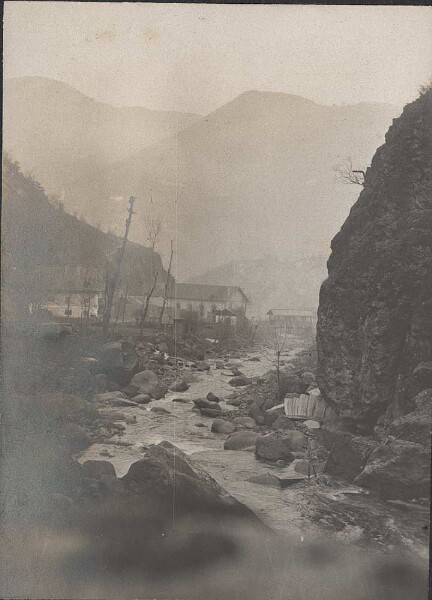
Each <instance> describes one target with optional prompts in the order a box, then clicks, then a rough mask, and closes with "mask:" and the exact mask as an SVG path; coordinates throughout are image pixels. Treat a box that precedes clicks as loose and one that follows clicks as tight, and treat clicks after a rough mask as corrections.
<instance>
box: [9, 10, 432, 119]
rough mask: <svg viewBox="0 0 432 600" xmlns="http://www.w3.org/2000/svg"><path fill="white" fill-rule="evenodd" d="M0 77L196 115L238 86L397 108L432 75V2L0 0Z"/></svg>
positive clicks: (234, 93)
mask: <svg viewBox="0 0 432 600" xmlns="http://www.w3.org/2000/svg"><path fill="white" fill-rule="evenodd" d="M4 18H5V31H4V72H5V76H6V77H13V76H22V75H41V76H46V77H51V78H54V79H59V80H62V81H65V82H67V83H69V84H71V85H73V86H75V87H76V88H77V89H79V90H80V91H82V92H84V93H86V94H88V95H89V96H91V97H93V98H95V99H97V100H100V101H105V102H109V103H112V104H116V105H140V106H147V107H149V108H156V109H171V110H182V111H191V112H198V113H207V112H210V111H211V110H213V109H215V108H217V107H218V106H220V105H222V104H224V103H225V102H227V101H229V100H231V99H232V98H234V97H235V96H237V95H238V94H241V93H242V92H244V91H245V90H250V89H258V90H271V91H282V92H287V93H295V94H300V95H303V96H306V97H309V98H312V99H314V100H316V101H319V102H323V103H325V104H333V103H335V104H342V103H355V102H360V101H380V102H390V103H392V104H396V105H403V104H405V103H406V102H407V101H408V100H411V99H413V98H414V97H415V96H416V95H417V92H418V88H419V86H420V85H421V84H423V83H425V82H427V81H428V80H429V79H430V78H431V74H432V9H431V8H429V7H396V6H391V7H379V6H369V7H367V6H358V7H354V6H353V7H349V6H330V7H328V6H320V7H317V6H277V5H276V6H251V5H250V6H245V5H243V6H235V5H232V6H224V5H184V4H166V5H160V4H138V5H137V4H128V3H123V4H115V3H106V4H104V3H93V2H81V3H75V2H61V1H60V2H16V1H14V2H6V4H5V17H4Z"/></svg>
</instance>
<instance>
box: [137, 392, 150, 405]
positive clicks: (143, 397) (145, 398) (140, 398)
mask: <svg viewBox="0 0 432 600" xmlns="http://www.w3.org/2000/svg"><path fill="white" fill-rule="evenodd" d="M132 401H133V402H136V403H137V404H148V403H149V402H151V396H149V395H148V394H138V395H137V396H134V397H133V398H132Z"/></svg>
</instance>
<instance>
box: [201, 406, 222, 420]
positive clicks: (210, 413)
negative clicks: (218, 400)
mask: <svg viewBox="0 0 432 600" xmlns="http://www.w3.org/2000/svg"><path fill="white" fill-rule="evenodd" d="M216 406H218V407H219V409H216V408H200V413H201V414H202V416H203V417H218V416H220V415H221V414H222V409H221V407H220V406H219V404H216Z"/></svg>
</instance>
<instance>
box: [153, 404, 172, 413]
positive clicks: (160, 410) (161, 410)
mask: <svg viewBox="0 0 432 600" xmlns="http://www.w3.org/2000/svg"><path fill="white" fill-rule="evenodd" d="M150 412H153V413H157V414H158V415H170V414H171V413H170V411H169V410H167V409H166V408H164V407H163V406H153V407H152V408H151V409H150Z"/></svg>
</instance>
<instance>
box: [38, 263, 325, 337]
mask: <svg viewBox="0 0 432 600" xmlns="http://www.w3.org/2000/svg"><path fill="white" fill-rule="evenodd" d="M54 275H55V274H54ZM68 276H69V280H68V283H67V284H66V285H65V283H64V282H65V274H63V276H62V277H61V278H60V279H62V280H63V289H54V288H53V289H51V291H50V292H49V293H48V295H47V297H46V299H45V301H44V303H43V306H42V307H43V308H44V309H46V310H48V311H49V312H50V313H51V314H52V315H53V316H54V317H57V318H67V319H90V320H93V321H95V322H97V321H98V320H100V319H101V318H102V316H103V312H104V307H105V301H106V298H105V295H106V294H105V289H104V283H103V277H101V274H100V273H97V272H94V273H90V272H89V271H88V269H86V270H85V272H80V271H79V269H78V270H77V269H76V268H75V269H74V271H73V272H71V273H70V274H68V273H66V277H68ZM56 279H57V278H56V277H53V280H56ZM145 303H146V296H145V295H140V296H137V295H133V294H130V293H129V294H128V293H127V289H126V290H125V289H123V288H121V289H120V290H119V292H118V293H117V294H116V298H115V301H114V306H113V310H112V315H111V316H112V319H113V320H116V321H117V322H121V323H129V324H134V323H138V322H139V320H140V316H141V312H142V308H143V306H144V305H145ZM164 304H165V307H164V311H163V320H162V322H163V324H170V323H174V321H177V322H181V321H187V320H190V319H194V320H195V321H197V322H199V323H200V324H202V325H207V326H213V325H215V324H217V323H220V322H224V323H229V324H231V325H233V326H234V327H237V326H238V325H239V324H241V323H242V322H243V320H244V319H245V318H246V317H247V309H248V305H249V304H250V300H249V299H248V297H247V296H246V294H245V292H244V291H243V290H242V288H241V287H239V286H229V285H208V284H201V283H176V282H174V281H173V282H172V284H171V285H170V286H169V289H168V291H167V297H166V299H165V298H164V289H163V288H160V289H157V290H155V293H154V294H153V295H152V297H151V298H150V301H149V305H148V310H147V315H146V322H147V323H149V324H150V323H152V322H153V323H159V320H160V315H161V310H162V306H163V305H164ZM266 316H267V317H268V322H269V323H270V325H271V326H272V327H274V328H276V329H278V330H279V331H281V332H286V333H289V334H303V335H304V334H308V333H309V332H310V333H311V334H312V335H314V331H315V327H316V314H315V313H314V312H313V311H305V310H293V309H274V308H273V309H271V310H269V311H268V312H267V315H266Z"/></svg>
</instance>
